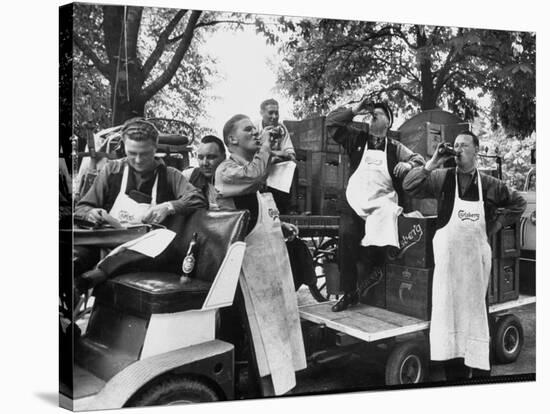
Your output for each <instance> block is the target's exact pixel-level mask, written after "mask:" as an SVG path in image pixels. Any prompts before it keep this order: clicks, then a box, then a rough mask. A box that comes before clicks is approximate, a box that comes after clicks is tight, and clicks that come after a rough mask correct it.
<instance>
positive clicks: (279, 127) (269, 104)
mask: <svg viewBox="0 0 550 414" xmlns="http://www.w3.org/2000/svg"><path fill="white" fill-rule="evenodd" d="M260 115H261V116H262V119H260V120H259V121H258V123H257V126H256V128H257V129H258V132H260V133H261V132H262V131H263V130H264V128H266V127H274V131H275V134H274V135H275V136H274V138H275V139H274V142H273V145H272V149H273V154H274V156H275V157H277V158H280V159H281V160H295V159H296V151H294V145H292V141H291V139H290V134H289V133H288V130H287V129H286V127H285V125H284V124H283V123H282V122H279V102H277V101H276V100H275V99H266V100H265V101H263V102H262V103H261V104H260Z"/></svg>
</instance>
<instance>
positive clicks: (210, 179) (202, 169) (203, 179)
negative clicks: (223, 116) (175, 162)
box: [182, 135, 226, 210]
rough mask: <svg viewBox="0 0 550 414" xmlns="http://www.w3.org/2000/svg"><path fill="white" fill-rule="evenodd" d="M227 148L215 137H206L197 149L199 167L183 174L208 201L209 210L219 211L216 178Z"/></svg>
mask: <svg viewBox="0 0 550 414" xmlns="http://www.w3.org/2000/svg"><path fill="white" fill-rule="evenodd" d="M225 157H226V154H225V146H224V145H223V142H222V140H221V139H219V138H218V137H216V136H214V135H206V136H205V137H203V138H202V139H201V142H200V144H199V146H198V148H197V160H198V162H199V166H198V167H195V168H192V167H191V168H187V169H186V170H183V172H182V174H183V176H184V177H185V178H187V180H188V181H189V182H190V183H191V184H192V185H193V186H195V187H196V188H198V189H199V190H201V192H202V194H203V195H204V196H205V197H206V199H207V200H208V205H209V209H211V210H213V209H217V208H218V205H217V201H216V198H217V192H216V188H215V187H214V177H215V175H216V170H217V169H218V166H219V165H220V164H221V163H222V162H223V161H224V160H225Z"/></svg>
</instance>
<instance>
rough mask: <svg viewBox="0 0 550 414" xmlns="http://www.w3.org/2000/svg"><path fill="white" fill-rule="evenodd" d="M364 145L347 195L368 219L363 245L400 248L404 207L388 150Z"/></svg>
mask: <svg viewBox="0 0 550 414" xmlns="http://www.w3.org/2000/svg"><path fill="white" fill-rule="evenodd" d="M387 147H388V139H387V138H386V145H385V147H384V151H380V150H370V149H368V147H367V148H365V151H364V152H363V156H362V158H361V162H360V163H359V167H357V170H355V172H354V173H353V175H352V176H351V177H350V179H349V182H348V187H347V189H346V198H347V200H348V203H349V205H350V206H351V207H352V208H353V210H354V211H355V212H356V213H357V215H358V216H359V217H361V218H363V219H364V220H365V237H363V240H361V245H362V246H395V247H399V237H398V233H397V217H398V216H399V214H401V211H402V210H403V209H402V208H401V207H400V206H399V205H398V204H397V193H396V191H395V189H394V188H393V183H392V179H391V176H390V173H389V171H388V161H387V158H386V150H387Z"/></svg>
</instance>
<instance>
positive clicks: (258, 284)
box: [239, 193, 307, 395]
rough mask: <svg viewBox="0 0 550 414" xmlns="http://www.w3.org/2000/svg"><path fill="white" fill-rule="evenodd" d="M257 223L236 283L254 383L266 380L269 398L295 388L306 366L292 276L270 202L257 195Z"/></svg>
mask: <svg viewBox="0 0 550 414" xmlns="http://www.w3.org/2000/svg"><path fill="white" fill-rule="evenodd" d="M257 199H258V222H257V224H256V226H255V227H254V229H253V230H252V231H251V232H250V234H249V235H248V236H247V237H246V239H245V242H246V250H245V254H244V259H243V264H242V272H241V275H240V279H239V283H240V285H241V290H242V292H243V297H244V303H245V307H246V314H247V316H248V321H249V325H250V331H251V335H252V346H253V348H254V353H255V355H256V360H257V363H258V371H259V374H260V377H263V379H264V380H265V379H266V378H265V377H268V376H269V375H271V381H272V386H273V392H274V393H275V395H281V394H284V393H286V392H287V391H290V390H291V389H292V388H294V387H295V386H296V375H295V371H299V370H301V369H305V368H306V366H307V361H306V356H305V350H304V342H303V337H302V330H301V326H300V317H299V314H298V301H297V298H296V293H295V291H294V282H293V279H292V270H291V268H290V261H289V258H288V252H287V249H286V245H285V242H284V238H283V233H282V230H281V222H280V220H279V214H278V210H277V207H276V205H275V202H274V201H273V196H272V195H271V194H270V193H265V194H260V193H257Z"/></svg>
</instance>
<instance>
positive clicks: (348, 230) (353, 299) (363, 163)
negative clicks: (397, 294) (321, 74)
mask: <svg viewBox="0 0 550 414" xmlns="http://www.w3.org/2000/svg"><path fill="white" fill-rule="evenodd" d="M369 113H370V114H372V121H371V123H370V125H369V132H366V131H365V130H363V129H359V128H356V127H354V126H353V124H352V121H353V118H354V116H356V115H361V114H369ZM392 123H393V116H392V112H391V110H390V108H389V107H388V105H387V104H385V103H383V102H379V103H376V104H374V105H373V104H372V103H370V102H369V101H368V100H367V99H366V98H365V99H362V100H361V101H360V102H359V103H357V104H356V105H354V106H353V107H352V108H349V109H338V110H336V111H333V112H331V113H330V114H329V115H328V116H327V118H326V128H327V135H328V137H329V138H332V139H334V140H335V141H336V142H338V143H339V144H340V145H342V146H343V147H344V149H345V150H346V153H347V154H348V155H349V157H350V167H351V171H350V173H351V176H350V179H349V182H348V185H347V189H346V202H345V205H344V208H343V211H342V213H341V217H340V229H339V239H338V252H339V268H340V280H341V288H342V290H343V291H344V295H343V296H342V298H341V299H340V300H339V301H338V302H337V303H336V304H335V305H334V306H333V307H332V310H333V311H334V312H340V311H343V310H345V309H347V308H348V307H349V306H350V305H354V304H356V303H357V302H358V300H359V291H358V289H357V276H358V267H357V266H358V264H360V263H359V261H361V262H362V264H363V265H364V271H365V272H366V273H367V274H368V273H370V271H371V270H373V269H375V268H376V267H379V266H382V265H383V264H384V260H385V257H386V248H387V246H396V247H398V246H399V243H398V237H397V217H398V215H399V214H400V213H401V211H402V208H401V207H400V205H399V203H400V202H402V189H401V180H402V179H403V177H404V176H405V175H406V174H407V172H408V171H409V170H411V169H412V168H413V167H414V166H417V165H423V164H424V159H423V158H422V156H420V155H418V154H415V153H413V152H412V151H411V150H409V149H408V148H407V147H405V146H404V145H403V144H401V143H400V142H397V141H395V140H393V139H390V138H388V137H387V132H388V130H389V129H390V127H391V125H392Z"/></svg>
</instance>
